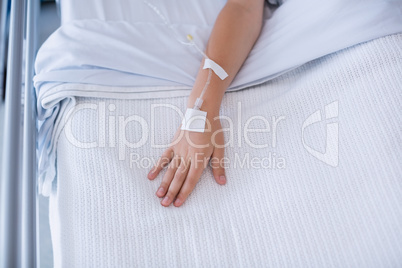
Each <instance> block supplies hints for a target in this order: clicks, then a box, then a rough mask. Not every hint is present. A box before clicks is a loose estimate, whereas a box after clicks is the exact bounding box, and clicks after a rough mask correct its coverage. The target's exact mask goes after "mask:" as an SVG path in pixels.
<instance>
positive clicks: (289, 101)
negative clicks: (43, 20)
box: [50, 34, 402, 267]
mask: <svg viewBox="0 0 402 268" xmlns="http://www.w3.org/2000/svg"><path fill="white" fill-rule="evenodd" d="M401 59H402V35H401V34H399V35H393V36H387V37H384V38H380V39H377V40H374V41H371V42H368V43H365V44H362V45H358V46H355V47H353V48H350V49H347V50H344V51H341V52H338V53H335V54H332V55H329V56H326V57H323V58H321V59H319V60H316V61H313V62H311V63H308V64H306V65H303V66H302V67H300V68H298V69H296V70H294V71H292V72H290V73H287V74H285V75H283V76H281V77H279V78H277V79H274V80H272V81H270V82H267V83H264V84H262V85H259V86H255V87H252V88H249V89H246V90H240V91H236V92H230V93H227V94H226V95H225V97H224V101H223V104H222V109H221V113H222V114H223V115H226V116H229V117H230V118H232V119H233V122H234V128H235V129H236V130H237V129H238V127H239V126H240V125H241V126H242V127H243V128H244V124H245V122H246V121H247V119H248V118H250V117H251V116H255V115H260V116H263V117H265V118H266V119H267V120H268V121H269V122H271V120H272V119H271V117H272V116H276V118H279V117H280V116H284V117H285V119H284V120H282V121H281V122H280V123H278V127H277V129H276V131H274V130H273V129H272V128H271V132H269V133H250V140H251V141H252V142H254V143H256V144H262V143H268V144H269V147H268V148H265V149H255V148H252V147H250V146H249V145H248V144H247V143H246V142H245V139H244V136H243V134H241V135H238V133H237V131H235V132H234V141H235V146H234V147H233V148H232V147H229V148H227V150H226V156H227V157H229V159H231V160H232V161H234V159H235V158H236V156H235V155H236V154H238V155H239V156H240V157H243V156H245V155H246V154H249V156H250V159H251V158H253V157H259V158H260V159H261V158H262V157H269V154H272V155H271V157H272V158H273V159H274V160H272V161H276V163H278V161H280V158H283V159H284V160H285V166H282V168H280V166H277V165H278V164H274V165H272V166H271V168H267V169H264V168H258V167H257V168H255V167H254V168H253V167H251V168H240V167H239V166H238V167H237V168H235V167H234V166H233V165H232V166H231V167H230V168H228V169H227V177H228V183H227V185H226V186H223V187H222V186H218V185H217V184H216V183H215V182H214V180H213V177H212V175H211V171H210V169H207V170H206V171H205V172H204V174H203V176H202V178H201V180H200V182H199V183H198V185H197V186H196V188H195V191H194V192H193V193H192V194H191V196H190V198H189V199H188V201H187V202H186V203H185V204H184V205H183V206H182V207H181V208H175V207H169V208H164V207H162V206H161V205H160V204H159V200H158V198H157V197H156V196H155V191H156V190H157V188H158V186H159V183H160V181H161V179H160V177H159V178H158V179H156V181H153V182H150V181H148V180H147V178H146V174H147V172H148V169H147V168H137V167H136V165H135V164H134V166H133V167H132V168H130V158H129V154H130V153H133V154H138V155H139V156H141V157H149V158H157V157H158V156H159V155H160V153H161V151H162V150H161V149H151V141H150V140H149V139H148V141H147V143H146V144H145V145H144V146H141V147H140V148H135V149H134V148H125V149H126V151H125V152H126V154H125V156H126V159H125V160H124V161H119V159H118V158H119V150H121V149H122V148H124V147H119V146H118V145H116V146H115V147H111V146H109V145H108V144H109V143H108V141H109V137H110V136H108V134H107V133H106V134H105V135H106V136H103V135H102V134H99V132H98V126H99V124H97V122H99V121H98V120H97V117H98V110H96V111H95V110H91V109H86V110H81V111H80V112H78V113H77V114H76V115H75V116H74V119H73V121H72V122H73V124H72V133H73V135H74V137H76V138H77V139H78V140H80V141H87V142H92V141H96V140H97V139H98V138H100V137H104V138H106V141H107V142H106V146H105V147H101V148H92V149H80V148H77V147H76V146H74V145H72V144H71V142H70V141H69V140H68V139H67V138H66V134H65V131H63V133H62V135H61V137H60V140H59V143H58V146H57V147H58V148H57V159H58V162H57V167H58V178H57V183H55V184H54V189H53V192H52V194H51V198H50V214H51V218H50V222H51V229H52V239H53V246H54V252H55V265H56V267H90V266H94V267H160V266H169V267H400V266H401V265H402V244H401V241H402V228H401V226H402V225H401V222H402V206H401V204H402V178H401V174H402V166H401V164H400V159H401V158H402V148H401V144H402V143H401V137H402V129H401V125H402V115H401V107H402V94H401V85H402V61H401ZM185 100H186V98H185V97H177V98H165V99H146V100H138V99H137V100H127V99H113V98H107V99H105V98H84V97H80V98H77V104H81V105H82V104H86V105H98V106H97V107H100V106H99V105H101V104H102V103H104V105H105V106H104V107H106V109H107V108H108V107H110V106H109V105H111V104H113V105H115V107H116V109H115V110H114V111H113V112H108V110H106V113H107V116H111V117H117V116H124V117H127V116H131V115H138V116H141V117H143V118H144V119H145V120H146V121H148V122H149V120H150V112H149V111H150V107H151V105H152V104H160V103H169V104H171V105H175V106H177V107H179V108H181V109H183V108H184V107H185ZM239 102H240V103H241V107H242V110H241V112H240V113H239V111H238V103H239ZM334 105H335V106H334ZM331 107H332V108H331ZM336 107H337V108H338V109H334V108H336ZM330 108H331V109H330ZM317 112H318V113H319V114H320V115H321V116H322V117H321V121H318V122H316V123H315V124H311V125H309V126H308V127H306V128H305V132H304V135H303V134H302V128H303V125H304V123H306V120H307V118H310V116H311V115H312V114H315V115H317ZM174 115H175V113H171V112H167V113H166V112H163V111H160V112H159V113H158V116H157V117H156V118H157V122H156V123H157V124H156V125H157V130H156V133H157V134H158V135H156V136H155V137H154V141H155V143H156V144H161V143H164V142H168V141H169V140H170V138H171V136H173V134H174V132H175V130H176V128H177V127H178V125H179V123H180V118H179V117H178V116H174ZM239 115H241V117H242V119H241V121H240V122H241V124H240V123H239V121H238V120H239ZM109 118H110V117H107V120H110V119H109ZM315 118H317V117H315ZM117 121H118V120H117V118H116V122H117ZM110 122H111V121H107V123H110ZM223 124H224V126H227V122H225V121H223ZM271 126H272V125H271ZM334 126H337V127H338V128H339V129H338V131H334V130H335V128H334ZM252 127H254V128H262V127H264V125H263V124H262V121H254V122H253V124H252ZM65 129H66V128H65ZM139 132H140V129H139V125H138V124H131V125H130V126H129V128H128V129H127V131H126V134H127V139H128V140H130V141H133V142H134V141H138V140H139V138H140V137H139V136H138V133H139ZM273 132H275V133H276V135H277V143H276V146H275V147H274V146H273V143H272V135H273ZM101 133H102V132H101ZM115 135H116V136H117V135H118V134H117V132H116V133H115ZM336 138H339V142H338V143H336V142H335V143H332V145H331V146H329V148H327V152H328V153H330V154H336V153H337V151H336V149H337V148H338V149H339V152H338V155H337V156H339V158H338V159H339V163H335V162H332V164H334V166H331V165H328V164H326V163H324V162H322V161H320V160H319V159H317V158H315V157H314V156H313V155H312V154H311V153H309V151H308V150H307V149H306V148H307V147H306V146H304V145H303V141H304V142H305V145H307V146H309V147H311V148H312V149H313V150H317V151H319V152H322V153H323V152H325V150H326V149H325V145H326V143H331V141H334V139H335V140H336ZM227 139H228V136H226V140H227ZM239 139H241V140H242V146H238V143H237V142H238V140H239ZM273 154H275V156H274V155H273ZM335 156H336V155H335ZM241 159H243V158H241ZM321 160H322V159H321ZM232 163H233V162H232Z"/></svg>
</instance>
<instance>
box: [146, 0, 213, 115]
mask: <svg viewBox="0 0 402 268" xmlns="http://www.w3.org/2000/svg"><path fill="white" fill-rule="evenodd" d="M143 2H144V3H145V4H146V5H148V6H149V7H150V8H151V9H152V10H153V11H154V12H155V13H156V14H157V15H158V16H159V17H160V18H161V19H162V21H163V23H164V24H165V25H166V26H167V27H168V28H169V29H171V30H172V32H173V33H174V34H175V36H176V40H177V41H178V42H179V43H180V44H182V45H186V46H194V47H195V48H196V49H197V51H198V52H199V53H200V54H201V55H202V56H203V57H204V58H206V59H209V58H208V56H207V55H206V54H205V53H204V52H203V51H202V50H201V49H200V48H199V47H198V46H197V44H196V43H195V42H194V40H193V37H192V36H191V35H189V34H188V35H187V39H188V40H189V42H183V41H181V40H180V39H179V38H180V35H178V34H177V33H176V31H175V30H174V29H173V27H172V25H171V23H169V21H168V19H167V18H166V17H165V16H163V15H162V13H161V12H160V11H159V9H158V8H157V7H156V6H154V5H152V4H151V3H150V2H148V1H147V0H143ZM211 76H212V70H211V68H208V78H207V82H206V83H205V85H204V88H203V89H202V91H201V95H200V97H198V98H197V100H196V101H195V104H194V108H193V109H195V110H199V109H200V108H201V106H202V103H203V97H204V94H205V92H206V91H207V88H208V86H209V84H210V83H211Z"/></svg>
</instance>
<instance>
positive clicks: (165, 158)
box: [148, 148, 173, 180]
mask: <svg viewBox="0 0 402 268" xmlns="http://www.w3.org/2000/svg"><path fill="white" fill-rule="evenodd" d="M172 158H173V150H172V149H171V148H168V149H167V150H166V151H164V152H163V154H162V156H161V157H160V158H159V159H158V162H157V163H156V165H155V166H154V167H153V168H152V169H151V171H150V172H149V173H148V179H150V180H153V179H155V178H156V177H157V176H158V174H159V173H160V172H161V170H162V169H163V168H164V167H165V166H166V165H167V164H169V162H170V161H171V160H172Z"/></svg>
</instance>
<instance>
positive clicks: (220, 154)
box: [211, 148, 226, 185]
mask: <svg viewBox="0 0 402 268" xmlns="http://www.w3.org/2000/svg"><path fill="white" fill-rule="evenodd" d="M224 156H225V148H215V150H214V152H213V153H212V158H211V166H212V173H213V175H214V178H215V181H216V182H217V183H218V184H220V185H224V184H225V183H226V175H225V167H224V162H223V160H224V159H223V158H224Z"/></svg>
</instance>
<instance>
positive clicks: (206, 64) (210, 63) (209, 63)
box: [203, 59, 229, 80]
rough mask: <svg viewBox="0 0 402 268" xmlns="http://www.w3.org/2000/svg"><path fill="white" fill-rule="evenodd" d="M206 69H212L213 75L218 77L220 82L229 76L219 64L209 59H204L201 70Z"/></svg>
mask: <svg viewBox="0 0 402 268" xmlns="http://www.w3.org/2000/svg"><path fill="white" fill-rule="evenodd" d="M208 68H210V69H212V71H214V73H215V74H216V75H217V76H219V78H220V79H221V80H225V78H226V77H228V76H229V75H228V74H227V72H226V71H225V70H224V69H223V68H222V67H221V66H219V64H217V63H216V62H214V61H213V60H211V59H205V62H204V67H203V69H208Z"/></svg>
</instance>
